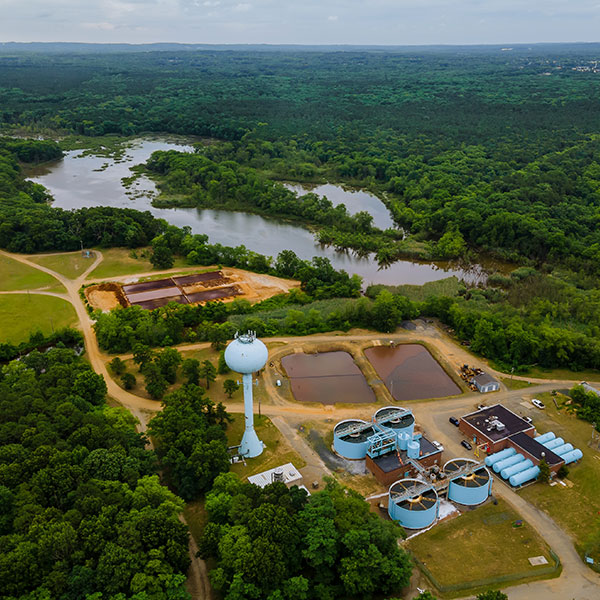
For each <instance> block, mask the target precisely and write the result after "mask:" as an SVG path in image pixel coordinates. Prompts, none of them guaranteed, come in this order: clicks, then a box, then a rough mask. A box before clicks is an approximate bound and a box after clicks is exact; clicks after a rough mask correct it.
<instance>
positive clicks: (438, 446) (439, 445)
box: [431, 440, 444, 452]
mask: <svg viewBox="0 0 600 600" xmlns="http://www.w3.org/2000/svg"><path fill="white" fill-rule="evenodd" d="M431 443H432V444H433V445H434V446H435V447H436V448H437V449H438V450H439V451H440V452H443V451H444V446H442V444H440V443H439V442H436V441H435V440H433V441H432V442H431Z"/></svg>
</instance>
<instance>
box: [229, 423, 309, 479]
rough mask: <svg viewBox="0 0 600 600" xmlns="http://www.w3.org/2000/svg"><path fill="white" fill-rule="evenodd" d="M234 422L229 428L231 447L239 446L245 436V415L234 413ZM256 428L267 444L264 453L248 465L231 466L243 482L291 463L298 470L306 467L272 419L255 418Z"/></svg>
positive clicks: (249, 461)
mask: <svg viewBox="0 0 600 600" xmlns="http://www.w3.org/2000/svg"><path fill="white" fill-rule="evenodd" d="M231 416H232V417H233V419H234V420H233V422H232V423H231V424H230V425H229V426H228V428H227V441H228V442H229V444H230V445H231V446H235V445H238V444H239V443H240V442H241V441H242V436H243V435H244V427H245V421H244V415H243V414H240V413H233V414H232V415H231ZM254 428H255V429H256V433H257V435H258V438H259V439H260V440H261V441H263V442H264V443H265V444H266V446H267V447H266V448H265V449H264V450H263V453H262V454H261V455H260V456H257V457H256V458H247V459H246V465H245V466H244V464H243V463H236V464H234V465H231V469H230V470H231V471H232V472H233V473H236V474H237V475H239V476H240V478H241V479H242V480H243V479H245V478H246V477H248V476H250V475H256V474H257V473H261V472H262V471H267V470H268V469H272V468H274V467H277V466H279V465H283V464H285V463H288V462H291V463H293V465H294V466H295V467H296V468H297V469H301V468H302V467H304V466H305V465H306V461H305V460H304V459H303V458H302V457H301V456H300V455H299V454H298V453H297V452H296V451H295V450H294V449H293V448H292V447H291V446H290V444H289V443H288V441H287V440H286V439H285V438H284V437H283V436H282V435H281V433H280V432H279V429H277V427H275V425H273V423H272V422H271V419H269V418H268V417H265V416H264V415H263V416H262V417H259V416H258V415H255V416H254Z"/></svg>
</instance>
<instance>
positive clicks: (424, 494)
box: [388, 479, 439, 529]
mask: <svg viewBox="0 0 600 600" xmlns="http://www.w3.org/2000/svg"><path fill="white" fill-rule="evenodd" d="M388 498H389V500H388V514H389V515H390V518H391V519H392V520H393V521H396V522H397V523H400V525H402V527H405V528H407V529H423V528H424V527H429V525H431V524H432V523H433V522H434V521H435V520H436V518H437V516H438V512H439V499H438V495H437V492H436V491H435V489H434V488H433V487H432V486H431V485H429V484H427V483H424V482H423V481H420V480H419V479H401V480H400V481H396V483H393V484H392V485H391V486H390V491H389V495H388Z"/></svg>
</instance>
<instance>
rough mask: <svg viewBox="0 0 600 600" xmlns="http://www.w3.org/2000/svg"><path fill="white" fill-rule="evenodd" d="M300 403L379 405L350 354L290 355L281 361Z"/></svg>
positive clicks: (295, 396)
mask: <svg viewBox="0 0 600 600" xmlns="http://www.w3.org/2000/svg"><path fill="white" fill-rule="evenodd" d="M281 364H282V365H283V368H284V369H285V371H286V373H287V376H288V377H289V378H290V383H291V385H292V393H293V394H294V398H296V400H298V401H300V402H322V403H323V404H335V403H336V402H354V403H358V402H363V403H370V402H375V394H374V393H373V390H372V389H371V388H370V387H369V384H368V383H367V380H366V379H365V376H364V375H363V374H362V371H361V370H360V369H359V368H358V367H357V365H356V363H355V362H354V360H353V358H352V357H351V356H350V354H348V353H347V352H320V353H317V354H289V355H288V356H285V357H284V358H283V359H282V360H281Z"/></svg>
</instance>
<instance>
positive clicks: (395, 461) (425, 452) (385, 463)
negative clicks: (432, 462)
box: [372, 437, 442, 473]
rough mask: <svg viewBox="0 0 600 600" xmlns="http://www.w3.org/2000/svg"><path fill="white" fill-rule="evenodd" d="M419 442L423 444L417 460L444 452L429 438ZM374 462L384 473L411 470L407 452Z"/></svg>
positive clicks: (394, 453) (393, 454) (386, 455)
mask: <svg viewBox="0 0 600 600" xmlns="http://www.w3.org/2000/svg"><path fill="white" fill-rule="evenodd" d="M418 441H419V443H420V444H421V449H420V452H419V458H418V459H417V460H419V459H421V458H425V457H426V456H431V455H432V454H436V453H437V452H439V453H440V454H441V452H442V451H441V450H440V449H439V448H438V447H437V446H434V445H433V444H432V443H431V442H430V441H429V440H428V439H427V438H425V437H421V438H420V439H419V440H418ZM421 453H422V454H421ZM372 460H373V462H374V463H375V464H376V465H377V466H378V467H379V468H380V469H381V470H382V471H383V472H384V473H390V472H391V471H395V470H396V469H406V470H408V469H410V468H411V466H410V463H409V462H408V455H407V453H406V450H400V451H399V452H398V451H396V452H388V453H387V454H383V455H382V456H378V457H377V458H373V459H372ZM400 461H402V463H400Z"/></svg>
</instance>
